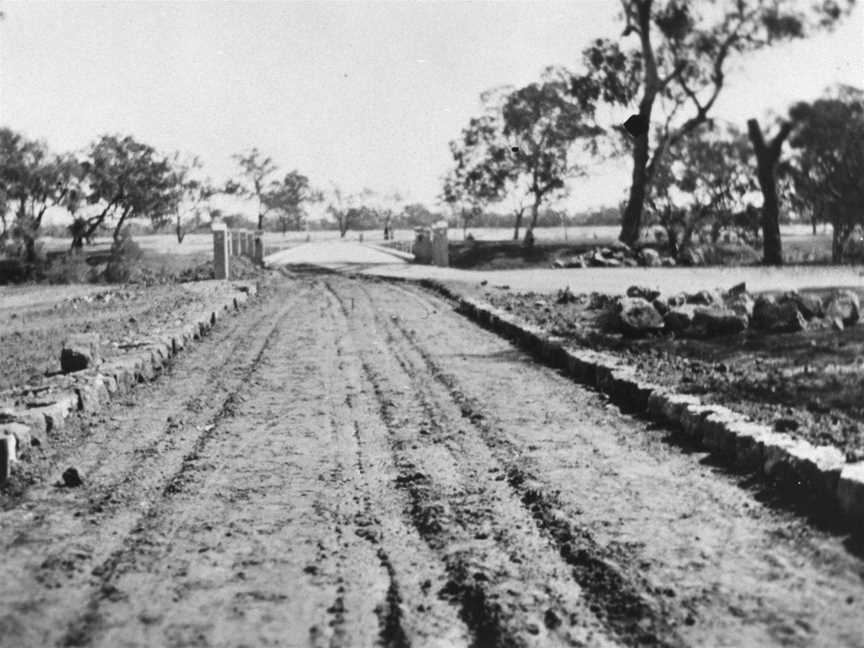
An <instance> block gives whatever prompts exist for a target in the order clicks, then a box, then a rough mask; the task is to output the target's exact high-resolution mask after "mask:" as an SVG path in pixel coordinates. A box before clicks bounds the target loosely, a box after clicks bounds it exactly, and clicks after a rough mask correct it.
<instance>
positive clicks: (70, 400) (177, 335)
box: [0, 228, 258, 484]
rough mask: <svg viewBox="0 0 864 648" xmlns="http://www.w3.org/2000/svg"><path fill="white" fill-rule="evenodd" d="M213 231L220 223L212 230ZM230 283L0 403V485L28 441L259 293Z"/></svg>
mask: <svg viewBox="0 0 864 648" xmlns="http://www.w3.org/2000/svg"><path fill="white" fill-rule="evenodd" d="M216 231H218V228H217V229H214V234H215V233H216ZM220 233H221V232H220ZM223 241H224V239H223ZM223 247H224V246H223ZM234 285H235V286H236V287H237V288H238V290H237V291H232V293H230V294H226V295H220V296H219V297H218V298H216V299H214V300H213V301H212V302H211V303H209V304H208V305H207V306H204V307H202V308H199V309H197V310H195V311H193V312H190V313H188V314H187V315H186V316H185V317H184V318H183V319H184V320H185V322H184V323H182V324H180V325H179V326H177V327H176V328H173V329H169V330H167V331H163V332H162V333H161V334H159V335H156V336H154V337H152V338H147V339H146V340H143V341H142V342H143V344H142V345H140V346H139V345H136V347H135V348H134V350H129V351H127V352H126V353H123V354H121V355H119V356H115V357H112V358H109V359H106V360H104V361H102V362H100V363H99V364H98V366H93V367H88V368H86V369H83V370H81V371H75V372H73V373H69V374H64V375H63V376H60V377H58V378H56V380H55V382H53V383H52V384H51V385H50V387H49V389H48V391H47V392H44V393H39V394H37V395H30V396H24V397H23V398H21V400H20V402H18V403H16V405H15V406H14V407H13V408H8V407H3V408H0V484H2V483H3V482H4V481H5V479H7V478H8V476H9V474H10V469H11V465H12V464H13V463H14V462H16V461H17V460H18V459H19V458H21V457H23V456H25V455H26V454H27V452H28V451H29V449H30V448H31V446H39V445H43V444H44V443H46V442H47V441H48V440H49V437H50V436H52V435H53V434H55V433H56V432H57V430H59V429H61V428H62V427H63V426H64V425H65V421H66V419H67V418H68V417H69V416H71V415H72V414H74V413H75V412H95V411H98V410H99V409H100V408H101V407H102V406H103V405H104V404H105V403H106V402H107V401H108V399H109V398H110V397H111V396H113V395H115V394H122V393H124V392H125V391H127V390H129V389H131V388H132V387H134V385H135V384H136V383H139V382H145V381H149V380H152V379H153V378H155V376H156V375H157V373H158V372H159V371H160V370H161V369H162V368H163V367H164V366H165V365H167V364H168V363H169V362H170V361H171V358H172V357H173V356H174V355H175V354H177V353H178V352H179V351H180V350H181V349H183V348H184V347H186V346H189V345H190V344H191V342H192V341H193V340H198V339H201V338H202V337H203V336H205V335H206V334H207V333H208V332H209V331H210V329H211V328H212V327H213V326H214V325H215V324H216V322H217V321H218V320H219V319H221V318H222V317H223V313H226V312H230V311H234V310H237V309H239V307H240V305H241V304H245V303H246V302H247V301H248V299H249V296H250V295H256V294H257V293H258V287H257V285H256V284H254V283H253V284H249V283H240V284H234Z"/></svg>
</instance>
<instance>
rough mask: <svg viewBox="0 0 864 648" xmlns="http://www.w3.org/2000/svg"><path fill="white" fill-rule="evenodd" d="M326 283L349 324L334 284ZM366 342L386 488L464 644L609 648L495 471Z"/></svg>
mask: <svg viewBox="0 0 864 648" xmlns="http://www.w3.org/2000/svg"><path fill="white" fill-rule="evenodd" d="M327 283H328V287H329V288H330V289H331V291H332V292H333V294H334V295H335V296H336V297H337V299H339V301H340V303H341V304H342V308H343V313H344V314H345V317H346V319H347V320H348V321H349V323H351V322H352V321H353V319H354V318H352V313H351V311H350V310H349V307H348V303H349V301H350V299H351V298H350V297H348V296H347V295H344V296H343V295H341V294H340V292H344V291H345V286H344V284H342V283H341V282H339V281H338V280H334V281H332V282H330V281H328V282H327ZM358 286H359V284H356V283H354V284H352V285H351V289H352V291H353V292H352V293H351V295H353V296H354V300H355V309H356V308H358V306H359V309H360V310H361V313H360V314H359V315H357V317H359V318H360V319H361V320H363V319H365V318H371V319H373V320H377V324H378V325H379V327H381V329H382V330H384V331H386V330H387V325H386V324H385V323H383V322H381V320H380V318H378V317H377V315H376V314H375V313H374V312H373V311H374V308H372V306H371V302H370V299H369V296H368V295H367V294H365V293H364V292H363V290H362V289H361V288H359V287H358ZM358 291H359V293H358ZM357 302H359V304H357ZM360 333H361V332H360V331H357V334H360ZM363 333H364V334H365V335H366V336H367V337H368V336H369V334H370V332H369V331H368V329H367V330H366V331H365V332H363ZM370 342H371V345H372V346H373V348H375V351H365V352H364V353H362V356H363V367H364V371H365V373H366V377H367V379H368V380H369V381H370V382H371V383H372V385H373V388H374V390H375V393H376V397H377V399H378V402H379V407H380V412H381V417H382V419H383V420H384V421H385V423H386V424H387V428H388V438H389V441H390V447H391V452H392V453H393V457H394V462H395V463H396V466H397V467H398V468H399V475H398V476H397V478H396V486H397V487H398V488H399V489H400V490H403V491H405V492H406V493H408V495H409V498H410V502H411V503H410V506H409V509H408V511H407V514H408V516H409V518H410V519H411V521H412V523H413V524H414V525H415V527H416V528H417V530H418V532H419V533H420V534H421V536H422V537H423V538H424V539H425V541H426V542H427V544H428V545H429V546H430V547H431V548H432V549H433V550H434V551H436V552H437V553H438V554H439V555H440V556H441V558H442V560H443V561H444V563H445V565H446V567H447V571H448V575H449V582H448V583H447V584H446V586H445V587H444V588H443V589H442V591H441V592H440V594H441V595H442V596H444V597H446V598H450V599H451V600H453V601H454V602H457V603H458V605H459V606H460V614H461V617H462V619H463V620H464V621H465V623H466V624H467V625H468V627H469V628H470V629H471V631H472V633H473V645H474V646H523V645H556V644H569V643H573V642H577V643H578V642H580V641H581V642H583V643H586V644H587V645H610V644H612V641H610V639H609V638H608V637H607V636H606V635H605V630H604V629H603V627H602V626H601V624H600V623H599V622H598V621H597V619H596V618H595V616H594V615H593V614H592V613H591V612H590V611H589V610H588V608H587V606H586V605H585V602H584V600H583V598H582V591H581V589H580V588H579V587H578V586H577V585H576V584H575V583H574V582H573V581H572V579H571V578H570V577H569V575H567V572H568V569H567V567H566V565H565V564H564V563H563V561H561V560H560V558H559V556H558V555H557V551H556V550H555V549H554V547H553V546H550V544H549V543H548V542H547V540H546V539H544V537H542V536H541V534H540V530H539V529H538V528H537V526H536V524H535V523H534V520H533V519H532V518H531V517H530V515H529V514H528V512H527V511H526V509H525V508H524V507H523V505H522V503H521V502H520V501H519V499H518V498H516V497H514V494H513V493H512V491H511V490H510V488H509V487H508V486H507V485H506V483H504V481H505V479H506V477H505V475H504V471H503V470H501V467H500V466H499V465H498V463H497V462H496V461H495V460H494V459H493V458H492V457H490V456H489V453H488V449H487V448H485V447H483V446H482V444H478V443H477V441H478V440H477V439H476V438H475V437H476V435H475V434H472V431H471V430H470V429H469V430H459V429H457V428H458V427H459V425H458V423H459V422H460V420H461V416H460V415H459V414H458V411H455V412H454V409H455V408H454V406H453V404H452V403H449V405H448V403H442V402H440V399H439V398H436V397H435V395H434V394H433V393H432V391H431V390H430V384H429V383H430V380H429V376H428V375H425V374H423V373H422V372H417V371H415V369H416V367H413V366H409V365H408V364H406V362H405V360H404V358H403V357H402V356H403V355H404V349H402V348H399V340H398V339H396V338H394V337H393V336H392V335H390V334H389V332H388V333H387V335H386V337H385V338H384V339H380V340H371V341H370ZM457 417H458V418H457ZM418 428H419V429H418ZM642 634H643V635H644V634H645V633H644V632H643V633H642ZM655 643H656V642H655Z"/></svg>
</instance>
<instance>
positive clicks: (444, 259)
mask: <svg viewBox="0 0 864 648" xmlns="http://www.w3.org/2000/svg"><path fill="white" fill-rule="evenodd" d="M432 232H433V235H432V262H433V263H434V264H435V265H437V266H442V267H444V268H446V267H447V266H449V265H450V250H449V247H448V245H447V223H440V222H439V223H436V224H435V226H434V227H433V229H432Z"/></svg>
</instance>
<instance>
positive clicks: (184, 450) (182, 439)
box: [0, 301, 292, 645]
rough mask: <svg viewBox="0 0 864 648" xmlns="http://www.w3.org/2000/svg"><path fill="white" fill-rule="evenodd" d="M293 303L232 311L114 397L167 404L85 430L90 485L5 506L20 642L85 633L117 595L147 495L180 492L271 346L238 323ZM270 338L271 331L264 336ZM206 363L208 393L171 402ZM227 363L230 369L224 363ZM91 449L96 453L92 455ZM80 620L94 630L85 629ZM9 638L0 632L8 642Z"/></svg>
mask: <svg viewBox="0 0 864 648" xmlns="http://www.w3.org/2000/svg"><path fill="white" fill-rule="evenodd" d="M291 303H292V302H291V301H289V303H288V304H285V305H282V306H281V308H276V307H274V306H273V305H270V304H266V303H265V304H264V306H263V310H262V309H259V308H255V307H254V306H253V307H252V308H250V309H248V310H246V311H244V312H243V313H241V314H240V316H238V317H236V318H232V319H231V320H227V322H230V324H231V326H229V327H225V328H222V329H221V330H220V329H219V328H217V329H214V335H211V336H208V338H205V339H204V340H203V341H202V343H201V344H200V345H196V346H195V347H194V348H193V350H192V351H191V353H189V354H186V355H184V356H182V357H181V358H179V359H178V360H177V361H176V362H174V363H172V366H171V367H170V368H169V369H168V371H166V372H164V373H163V374H162V375H160V376H159V377H158V378H157V380H156V381H154V382H153V383H150V384H147V385H141V386H139V387H137V388H136V389H135V390H134V391H133V392H131V393H130V395H129V396H128V397H127V398H128V400H127V401H125V402H118V401H114V402H112V403H111V404H110V405H109V408H108V409H107V410H106V411H105V415H107V414H109V413H110V412H112V411H113V412H120V411H123V410H122V409H121V408H124V407H125V405H126V404H130V403H139V402H143V403H151V404H152V403H154V400H153V399H154V398H155V399H156V402H158V403H159V405H158V406H156V407H152V405H151V407H150V408H148V410H147V411H146V414H145V416H144V417H140V415H139V416H137V417H134V418H133V417H131V416H128V415H125V414H126V411H123V413H124V415H125V416H123V417H120V423H119V424H118V428H119V429H118V430H109V429H108V426H100V427H99V428H96V429H94V430H93V431H92V433H86V436H85V439H84V441H83V443H82V444H81V446H80V447H79V449H78V450H76V451H75V452H74V454H73V456H72V457H70V458H67V459H66V461H64V464H69V463H71V464H72V465H76V466H78V467H79V469H81V472H82V473H83V474H84V475H85V480H86V482H85V486H84V488H82V489H76V490H68V489H57V488H55V487H53V486H50V485H47V484H46V485H44V486H39V487H35V488H32V489H31V491H30V492H28V493H26V494H25V499H24V501H25V504H24V505H23V506H19V507H18V508H16V509H13V510H10V511H7V512H5V513H4V514H3V525H2V532H0V533H2V536H0V537H2V541H3V546H4V548H5V551H4V553H5V560H4V562H3V563H2V564H0V577H2V579H3V582H4V583H5V584H6V585H7V587H5V588H3V589H2V590H0V604H2V607H4V608H5V609H6V610H7V612H6V613H5V614H0V628H4V627H5V628H8V629H9V630H10V631H11V634H8V635H7V636H8V637H9V638H10V639H11V638H12V637H15V636H18V639H15V640H14V644H13V645H49V644H53V643H54V642H55V640H59V639H60V638H61V637H62V635H63V634H64V633H65V635H66V638H67V639H68V642H71V643H73V644H74V643H75V642H77V643H81V642H82V641H84V642H86V628H87V627H88V626H89V621H87V619H89V618H90V617H91V616H92V602H91V599H93V598H94V597H95V598H96V599H99V598H105V597H111V596H113V595H114V592H113V591H112V589H111V587H110V585H106V583H108V582H109V580H108V579H109V577H108V576H107V574H110V573H112V572H113V571H114V570H115V569H116V566H115V563H116V561H117V560H118V557H119V556H120V555H121V554H120V553H118V552H122V548H123V546H125V543H126V542H127V541H128V538H130V537H131V535H133V534H136V533H137V532H138V531H137V530H139V529H141V528H142V524H145V525H146V521H147V516H148V509H147V507H145V508H144V510H143V511H142V507H141V505H140V504H139V502H142V500H143V501H146V499H144V498H147V499H150V500H154V499H158V498H159V497H162V496H165V495H170V494H171V491H172V490H173V489H175V488H176V487H177V484H178V482H179V481H181V480H182V477H183V475H184V474H186V472H187V470H188V467H189V466H190V465H191V464H192V463H193V461H194V453H195V448H196V447H200V445H201V443H202V442H203V441H202V437H207V436H209V435H210V432H208V431H207V430H208V429H209V428H208V425H212V423H209V424H208V421H212V420H216V419H218V417H219V416H224V415H225V414H226V413H227V412H229V411H230V409H231V408H232V407H233V406H234V405H235V404H236V392H235V391H234V390H236V389H237V388H238V387H241V386H242V384H243V382H244V378H245V377H246V376H248V375H249V373H250V372H251V371H253V370H254V363H255V361H256V360H257V359H258V358H259V357H260V353H261V352H262V351H261V349H263V346H256V344H254V343H253V344H251V345H250V344H249V341H248V340H247V339H244V338H243V337H242V336H239V335H237V332H238V331H240V330H245V327H246V326H249V327H250V328H249V330H250V333H251V334H253V335H254V334H259V332H263V333H265V334H266V333H268V332H270V331H272V330H273V328H274V327H275V325H276V322H278V320H279V319H280V318H281V317H282V315H283V314H284V313H285V312H287V310H288V309H290V307H291ZM262 338H265V339H266V335H261V336H260V337H259V338H258V341H259V342H261V339H262ZM226 342H227V343H228V344H227V345H226V346H225V347H224V348H220V349H219V351H218V352H217V353H216V354H215V356H216V358H218V359H219V361H220V363H224V364H217V365H215V366H213V365H212V364H211V363H212V357H213V355H214V354H210V355H207V350H208V349H209V348H212V347H213V346H214V345H217V348H218V345H220V344H225V343H226ZM261 344H262V345H263V344H264V342H261ZM238 357H239V360H240V361H239V362H238ZM202 364H203V365H204V366H205V367H206V368H207V369H210V372H208V373H205V374H204V375H203V376H201V377H200V379H197V382H196V380H195V379H193V384H196V385H198V386H201V387H203V389H204V392H203V393H202V392H200V391H198V392H195V394H194V396H192V397H191V398H190V397H189V396H188V395H187V394H188V393H189V392H188V391H185V390H183V389H179V390H178V393H177V394H176V395H174V396H171V397H169V398H168V399H167V402H166V399H165V398H164V397H160V396H158V392H159V391H161V390H163V389H165V388H166V386H167V385H171V384H172V383H175V384H176V382H177V381H178V380H181V378H180V375H181V374H182V373H183V372H185V371H188V370H189V367H190V366H192V367H199V366H202ZM225 367H227V368H228V369H229V371H227V372H226V371H224V369H225ZM217 373H218V374H220V379H219V380H217V381H213V382H210V381H209V380H208V378H210V376H212V375H214V374H217ZM184 387H187V385H184ZM220 394H221V397H220ZM202 398H203V399H206V400H209V399H214V400H216V403H217V405H215V406H205V407H198V406H196V404H197V403H198V402H200V399H202ZM163 405H164V406H165V409H163V408H162V406H163ZM166 410H167V411H166ZM167 412H171V413H172V415H173V417H169V421H171V420H172V419H173V420H176V419H180V418H181V414H182V415H183V416H185V417H187V420H186V422H185V423H186V424H185V425H183V426H182V427H180V428H174V427H172V423H170V422H169V423H168V424H166V418H165V414H166V413H167ZM103 418H104V416H103ZM71 425H74V426H81V427H84V426H86V425H87V421H86V420H84V419H80V420H76V421H73V422H72V423H71ZM70 427H71V426H70ZM94 449H95V452H92V451H93V450H94ZM144 450H146V451H144ZM91 452H92V454H93V455H96V456H95V458H91V457H89V455H90V454H91ZM108 457H111V460H110V461H109V460H108ZM58 458H59V457H58ZM28 510H39V511H40V514H39V515H37V516H31V515H28V514H27V511H28ZM118 543H120V547H118ZM13 584H14V585H13ZM34 608H38V609H39V610H40V612H41V614H42V615H50V616H51V617H52V618H54V622H53V623H52V624H51V625H50V627H45V626H44V624H38V623H29V624H28V623H25V622H24V620H25V619H27V618H28V616H30V615H32V614H33V611H34ZM81 611H83V620H82V616H81V615H82V612H81ZM64 619H68V621H64ZM76 627H80V628H83V629H84V630H85V633H84V634H82V633H80V632H77V631H76V630H75V628H76ZM58 633H59V634H58ZM55 637H56V639H55ZM5 641H6V639H4V638H2V637H0V645H3V644H4V642H5Z"/></svg>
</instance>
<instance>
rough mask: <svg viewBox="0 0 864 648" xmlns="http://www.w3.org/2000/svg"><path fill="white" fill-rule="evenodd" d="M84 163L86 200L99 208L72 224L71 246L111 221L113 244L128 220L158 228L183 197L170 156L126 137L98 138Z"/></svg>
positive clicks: (90, 235) (79, 245) (78, 246)
mask: <svg viewBox="0 0 864 648" xmlns="http://www.w3.org/2000/svg"><path fill="white" fill-rule="evenodd" d="M82 167H83V169H84V173H85V178H86V181H87V185H88V188H89V193H88V194H87V202H88V203H89V204H91V205H95V206H97V207H98V209H99V211H98V213H96V214H95V215H93V216H89V217H87V218H82V219H81V220H80V221H76V223H74V224H73V227H72V234H73V238H72V248H73V249H75V248H80V247H81V246H82V245H83V241H84V240H85V239H88V240H89V239H90V238H91V237H92V236H93V235H94V234H95V232H96V230H97V229H99V228H100V227H101V226H103V225H104V224H106V223H108V222H112V221H113V223H114V233H113V238H114V241H115V242H117V241H119V240H120V234H121V232H122V230H123V226H124V224H125V223H126V221H127V220H129V219H130V218H139V217H146V218H148V219H149V220H150V222H151V223H152V225H153V227H154V228H157V229H158V228H159V227H161V226H162V225H164V224H165V223H167V222H170V221H171V220H172V217H173V216H174V214H175V212H176V210H177V206H178V203H179V202H180V200H181V199H182V195H183V193H182V186H181V181H180V177H179V176H178V174H177V170H176V169H175V168H174V166H173V164H172V162H171V160H170V159H169V158H168V157H165V156H163V155H161V154H159V153H158V152H157V151H156V150H155V149H154V148H153V147H152V146H150V145H148V144H144V143H142V142H138V141H137V140H135V139H134V138H133V137H131V136H129V135H127V136H125V137H122V138H121V137H119V136H117V135H103V136H102V137H100V138H99V139H98V140H97V141H96V142H94V143H93V144H92V145H91V147H90V150H89V152H88V157H87V159H86V160H85V161H84V162H83V163H82Z"/></svg>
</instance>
